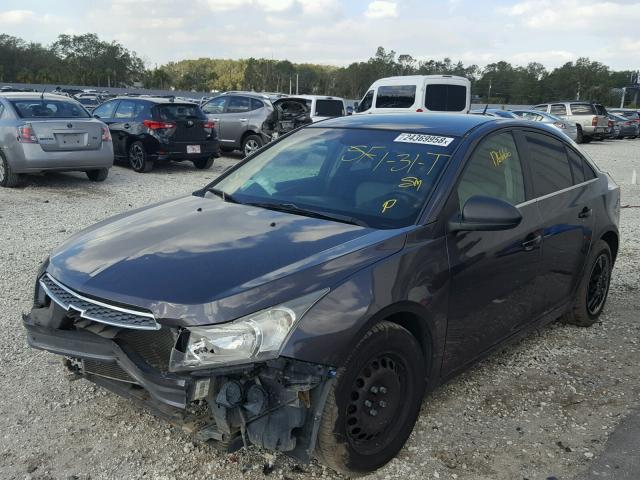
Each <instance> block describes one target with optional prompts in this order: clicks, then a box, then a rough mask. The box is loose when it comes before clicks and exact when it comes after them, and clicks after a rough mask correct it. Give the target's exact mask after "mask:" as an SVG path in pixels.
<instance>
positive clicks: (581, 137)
mask: <svg viewBox="0 0 640 480" xmlns="http://www.w3.org/2000/svg"><path fill="white" fill-rule="evenodd" d="M577 127H578V133H577V135H576V143H583V142H584V135H583V133H582V127H581V126H580V125H577Z"/></svg>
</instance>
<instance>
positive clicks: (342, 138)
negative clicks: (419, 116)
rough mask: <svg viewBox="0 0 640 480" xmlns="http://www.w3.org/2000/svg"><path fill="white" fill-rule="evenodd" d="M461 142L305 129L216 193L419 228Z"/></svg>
mask: <svg viewBox="0 0 640 480" xmlns="http://www.w3.org/2000/svg"><path fill="white" fill-rule="evenodd" d="M457 143H458V142H457V139H455V138H451V137H444V136H438V135H435V134H433V135H423V134H410V133H403V132H401V131H389V130H365V129H337V128H335V129H334V128H306V129H303V130H300V131H298V132H296V133H294V134H293V135H290V136H288V137H285V138H283V139H282V140H281V141H279V142H277V143H276V144H274V145H273V146H271V147H270V148H268V149H266V150H264V151H263V152H262V153H259V154H258V155H256V156H255V157H253V158H252V159H250V160H249V161H248V162H246V163H244V164H242V165H240V166H239V167H238V168H237V169H235V170H233V171H231V172H230V173H229V174H228V175H227V176H225V177H223V178H222V179H220V180H219V181H217V182H215V189H217V190H219V191H220V192H224V194H226V195H229V196H231V197H232V198H233V199H234V201H237V202H240V203H262V204H264V203H269V204H274V205H276V204H293V205H294V206H295V207H297V208H298V209H309V210H312V211H315V212H318V211H321V212H324V213H333V214H336V215H340V216H343V217H351V218H353V219H357V220H358V221H359V222H360V223H365V224H367V225H368V226H371V227H374V228H400V227H404V226H408V225H411V224H412V223H414V222H415V220H416V219H417V217H418V215H419V213H420V211H421V209H422V206H423V205H424V203H425V201H426V199H427V198H428V196H429V194H430V193H431V191H432V190H433V187H434V185H435V182H436V180H437V178H438V176H439V174H440V172H441V171H442V170H443V168H444V167H445V165H446V164H447V163H448V162H449V160H450V158H451V155H452V154H453V151H454V149H455V146H456V145H457ZM296 213H299V212H296ZM352 223H357V222H352Z"/></svg>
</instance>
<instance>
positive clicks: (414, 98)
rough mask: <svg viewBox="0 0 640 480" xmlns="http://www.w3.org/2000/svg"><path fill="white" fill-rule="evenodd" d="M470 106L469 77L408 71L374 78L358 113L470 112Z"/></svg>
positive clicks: (358, 107)
mask: <svg viewBox="0 0 640 480" xmlns="http://www.w3.org/2000/svg"><path fill="white" fill-rule="evenodd" d="M470 107H471V82H470V81H469V80H468V79H466V78H464V77H456V76H454V75H407V76H404V77H387V78H381V79H380V80H376V81H375V82H373V85H371V87H369V90H368V91H367V93H366V94H365V96H364V97H362V100H361V101H360V103H359V104H358V106H357V107H356V111H355V112H354V113H355V114H363V113H406V112H448V113H467V112H468V111H469V109H470Z"/></svg>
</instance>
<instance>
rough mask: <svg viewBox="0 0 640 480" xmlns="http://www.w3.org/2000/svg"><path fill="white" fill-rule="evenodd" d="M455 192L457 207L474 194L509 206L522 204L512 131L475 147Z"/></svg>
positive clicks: (522, 178) (518, 167)
mask: <svg viewBox="0 0 640 480" xmlns="http://www.w3.org/2000/svg"><path fill="white" fill-rule="evenodd" d="M457 193H458V200H459V202H460V208H462V207H463V206H464V204H465V203H466V201H467V200H469V198H471V197H473V196H474V195H482V196H485V197H493V198H499V199H501V200H504V201H507V202H509V203H510V204H512V205H518V204H519V203H522V202H524V201H525V189H524V177H523V175H522V164H521V163H520V156H519V155H518V150H517V148H516V144H515V141H514V140H513V135H512V134H511V132H504V133H498V134H495V135H492V136H491V137H489V138H487V139H485V140H483V141H482V143H481V144H480V145H478V147H476V149H475V151H474V152H473V154H472V155H471V157H470V158H469V161H468V162H467V166H466V168H465V170H464V172H463V173H462V177H461V179H460V182H459V183H458V191H457Z"/></svg>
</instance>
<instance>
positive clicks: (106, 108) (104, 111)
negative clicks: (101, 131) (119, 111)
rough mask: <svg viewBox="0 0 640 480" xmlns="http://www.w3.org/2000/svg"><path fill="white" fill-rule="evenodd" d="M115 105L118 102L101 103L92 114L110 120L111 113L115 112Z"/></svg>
mask: <svg viewBox="0 0 640 480" xmlns="http://www.w3.org/2000/svg"><path fill="white" fill-rule="evenodd" d="M117 104H118V102H107V103H103V104H102V105H100V106H99V107H98V108H96V109H95V110H94V111H93V114H94V115H97V116H98V117H100V118H111V117H113V112H115V110H116V105H117Z"/></svg>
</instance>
